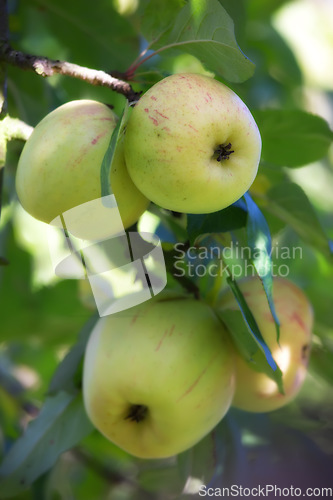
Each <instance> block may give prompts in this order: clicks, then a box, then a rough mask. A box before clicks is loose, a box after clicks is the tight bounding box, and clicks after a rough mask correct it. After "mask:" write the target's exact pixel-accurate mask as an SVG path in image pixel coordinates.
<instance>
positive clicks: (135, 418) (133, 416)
mask: <svg viewBox="0 0 333 500" xmlns="http://www.w3.org/2000/svg"><path fill="white" fill-rule="evenodd" d="M147 412H148V408H147V406H145V405H131V406H130V408H129V410H128V413H127V416H126V417H125V420H130V421H131V422H137V423H139V422H142V420H144V419H145V418H146V415H147Z"/></svg>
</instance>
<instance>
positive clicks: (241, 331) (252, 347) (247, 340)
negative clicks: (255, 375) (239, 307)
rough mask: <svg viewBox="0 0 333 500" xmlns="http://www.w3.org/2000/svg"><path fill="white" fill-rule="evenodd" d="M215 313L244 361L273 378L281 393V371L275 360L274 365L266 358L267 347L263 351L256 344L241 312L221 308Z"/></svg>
mask: <svg viewBox="0 0 333 500" xmlns="http://www.w3.org/2000/svg"><path fill="white" fill-rule="evenodd" d="M217 313H218V315H219V317H220V318H221V320H222V321H223V323H224V324H225V325H226V327H227V329H228V331H229V333H230V334H231V337H232V339H233V342H234V344H235V346H236V348H237V350H238V352H239V354H240V355H241V356H242V357H243V358H244V360H245V361H247V362H248V363H251V367H252V368H253V370H256V371H258V372H261V373H265V374H266V375H267V376H268V377H269V378H271V379H272V380H274V381H275V382H276V384H277V385H278V387H279V390H280V392H281V393H283V385H282V372H281V370H280V368H279V367H278V366H277V365H276V363H275V362H274V363H275V365H273V364H272V363H271V362H270V361H269V359H267V352H268V351H267V350H268V347H267V349H266V348H265V352H263V351H262V350H261V348H260V347H259V346H258V343H257V341H256V340H255V338H254V336H253V335H252V334H251V332H249V328H248V326H247V325H246V323H245V322H244V317H243V314H242V312H241V311H232V310H223V311H218V312H217ZM270 356H271V355H270ZM272 359H273V358H272Z"/></svg>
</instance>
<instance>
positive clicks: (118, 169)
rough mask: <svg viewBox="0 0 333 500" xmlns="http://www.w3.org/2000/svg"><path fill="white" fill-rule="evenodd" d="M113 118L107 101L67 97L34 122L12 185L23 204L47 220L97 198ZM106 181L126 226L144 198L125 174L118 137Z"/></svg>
mask: <svg viewBox="0 0 333 500" xmlns="http://www.w3.org/2000/svg"><path fill="white" fill-rule="evenodd" d="M116 123H117V117H116V115H115V114H114V113H113V112H112V111H111V109H110V108H109V107H108V106H106V105H105V104H102V103H100V102H96V101H91V100H78V101H71V102H68V103H66V104H64V105H62V106H60V107H59V108H57V109H55V110H54V111H52V112H51V113H49V114H48V115H47V116H46V117H45V118H44V119H43V120H42V121H41V122H40V123H39V124H38V125H37V126H36V128H35V129H34V131H33V133H32V134H31V136H30V138H29V139H28V141H27V142H26V144H25V146H24V148H23V151H22V154H21V156H20V160H19V164H18V168H17V175H16V189H17V194H18V197H19V200H20V202H21V204H22V206H23V208H25V210H26V211H27V212H28V213H29V214H30V215H32V216H33V217H35V218H36V219H39V220H41V221H43V222H47V223H50V222H51V221H52V220H53V219H55V218H56V217H57V216H59V215H60V214H62V213H63V212H65V211H66V210H69V209H71V208H73V207H75V206H78V205H81V204H83V203H86V202H88V201H91V200H94V199H96V198H100V196H101V183H100V167H101V163H102V160H103V157H104V154H105V152H106V150H107V147H108V144H109V141H110V137H111V135H112V132H113V130H114V128H115V126H116ZM110 183H111V189H112V192H113V193H114V195H115V197H116V200H117V204H118V208H119V212H120V216H121V218H122V222H123V225H124V227H125V228H127V227H129V226H131V225H132V224H133V223H134V222H136V221H137V220H138V218H139V216H140V215H141V214H142V213H143V212H144V211H145V210H146V208H147V206H148V203H149V201H148V200H147V198H146V197H145V196H144V195H143V194H142V193H140V191H138V189H137V188H136V187H135V186H134V184H133V182H132V181H131V178H130V177H129V175H128V172H127V169H126V165H125V160H124V154H123V144H122V143H121V142H120V143H119V145H118V147H117V149H116V152H115V158H114V161H113V164H112V169H111V176H110ZM81 226H84V225H83V224H81ZM77 236H81V235H77ZM83 236H85V235H83Z"/></svg>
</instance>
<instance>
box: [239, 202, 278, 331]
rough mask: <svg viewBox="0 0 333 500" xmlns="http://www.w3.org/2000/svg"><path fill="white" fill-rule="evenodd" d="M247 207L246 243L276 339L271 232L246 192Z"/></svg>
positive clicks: (276, 321)
mask: <svg viewBox="0 0 333 500" xmlns="http://www.w3.org/2000/svg"><path fill="white" fill-rule="evenodd" d="M244 199H245V203H246V205H247V209H248V216H247V224H246V232H247V243H248V246H249V248H250V250H251V252H250V255H251V261H252V263H253V265H254V267H255V269H256V271H257V273H258V276H259V278H260V280H261V282H262V284H263V287H264V290H265V293H266V296H267V300H268V304H269V308H270V310H271V313H272V316H273V318H274V322H275V326H276V334H277V341H279V336H280V323H279V319H278V317H277V314H276V311H275V306H274V302H273V274H272V270H273V265H272V259H271V255H272V241H271V233H270V230H269V227H268V224H267V222H266V219H265V217H264V216H263V214H262V213H261V211H260V209H259V208H258V206H257V205H256V203H255V202H254V201H253V200H252V198H251V196H250V195H249V194H248V193H245V194H244Z"/></svg>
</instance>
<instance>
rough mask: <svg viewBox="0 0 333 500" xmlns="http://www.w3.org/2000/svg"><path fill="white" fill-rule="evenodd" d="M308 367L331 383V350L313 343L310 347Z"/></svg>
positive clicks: (332, 371)
mask: <svg viewBox="0 0 333 500" xmlns="http://www.w3.org/2000/svg"><path fill="white" fill-rule="evenodd" d="M310 369H311V370H313V371H314V372H316V374H318V375H319V376H320V377H322V378H323V379H324V380H326V381H327V382H328V383H329V384H331V385H332V384H333V352H332V350H329V349H328V347H325V346H322V347H319V346H317V345H314V346H313V347H312V349H311V356H310Z"/></svg>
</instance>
